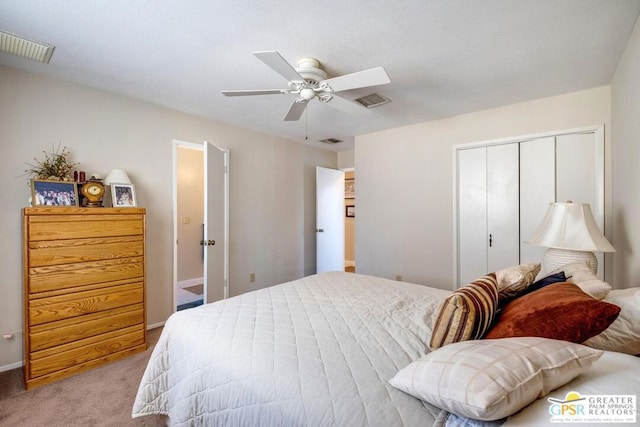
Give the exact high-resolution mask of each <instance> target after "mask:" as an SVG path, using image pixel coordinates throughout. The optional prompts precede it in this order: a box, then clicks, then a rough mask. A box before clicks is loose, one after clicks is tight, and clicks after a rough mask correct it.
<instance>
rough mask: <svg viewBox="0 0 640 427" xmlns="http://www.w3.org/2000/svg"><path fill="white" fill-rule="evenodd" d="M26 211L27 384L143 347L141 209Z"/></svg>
mask: <svg viewBox="0 0 640 427" xmlns="http://www.w3.org/2000/svg"><path fill="white" fill-rule="evenodd" d="M23 214H24V215H23V232H24V245H23V247H24V255H23V256H24V258H23V263H24V325H25V333H24V339H25V342H24V352H25V354H24V378H25V385H26V387H27V389H29V388H32V387H35V386H38V385H42V384H46V383H48V382H51V381H54V380H56V379H60V378H64V377H66V376H69V375H73V374H76V373H79V372H82V371H85V370H87V369H90V368H94V367H96V366H99V365H102V364H104V363H107V362H110V361H113V360H117V359H120V358H122V357H125V356H129V355H131V354H133V353H137V352H140V351H144V350H145V349H146V313H145V210H144V209H142V208H75V207H69V208H64V207H56V208H47V207H33V208H25V209H24V211H23Z"/></svg>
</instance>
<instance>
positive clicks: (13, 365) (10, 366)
mask: <svg viewBox="0 0 640 427" xmlns="http://www.w3.org/2000/svg"><path fill="white" fill-rule="evenodd" d="M160 326H164V322H158V323H154V324H151V325H147V331H148V330H150V329H155V328H159V327H160ZM23 366H24V363H23V362H22V361H20V362H14V363H9V364H8V365H4V366H0V372H5V371H10V370H12V369H18V368H22V367H23Z"/></svg>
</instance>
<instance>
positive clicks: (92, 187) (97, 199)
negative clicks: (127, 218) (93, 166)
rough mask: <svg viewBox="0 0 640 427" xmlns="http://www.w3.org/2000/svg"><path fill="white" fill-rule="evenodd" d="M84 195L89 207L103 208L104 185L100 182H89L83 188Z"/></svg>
mask: <svg viewBox="0 0 640 427" xmlns="http://www.w3.org/2000/svg"><path fill="white" fill-rule="evenodd" d="M82 195H83V196H84V197H86V199H87V206H88V207H94V208H95V207H101V206H102V196H103V195H104V185H102V182H100V181H87V182H85V183H84V185H83V186H82Z"/></svg>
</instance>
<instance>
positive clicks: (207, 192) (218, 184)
mask: <svg viewBox="0 0 640 427" xmlns="http://www.w3.org/2000/svg"><path fill="white" fill-rule="evenodd" d="M204 180H205V181H204V199H205V201H204V220H205V224H204V238H203V239H204V240H203V241H202V242H201V244H202V245H203V246H204V278H205V287H204V288H205V290H204V292H205V294H204V297H205V301H206V302H207V303H210V302H214V301H219V300H221V299H224V298H227V297H228V296H229V280H228V278H229V274H228V270H229V265H228V264H229V262H228V259H229V258H228V253H229V249H228V248H229V246H228V245H229V243H228V242H229V236H228V234H227V233H228V230H229V228H228V223H229V208H228V206H229V204H228V202H229V151H228V150H223V149H220V148H218V147H216V146H214V145H212V144H210V143H209V142H205V143H204Z"/></svg>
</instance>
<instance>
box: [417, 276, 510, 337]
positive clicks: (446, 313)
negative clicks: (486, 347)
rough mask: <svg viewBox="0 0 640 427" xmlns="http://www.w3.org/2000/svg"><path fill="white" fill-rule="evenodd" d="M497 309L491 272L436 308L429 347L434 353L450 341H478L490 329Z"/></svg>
mask: <svg viewBox="0 0 640 427" xmlns="http://www.w3.org/2000/svg"><path fill="white" fill-rule="evenodd" d="M497 308H498V282H497V280H496V275H495V273H489V274H487V275H486V276H484V277H481V278H479V279H477V280H475V281H473V282H471V283H469V284H468V285H466V286H463V287H462V288H460V289H458V290H457V291H455V292H454V293H452V294H451V295H450V296H448V297H447V299H445V300H444V301H443V302H442V304H441V305H440V308H438V311H437V312H436V318H435V322H434V326H433V334H432V335H431V342H430V343H429V347H430V348H431V350H435V349H437V348H440V347H442V346H445V345H447V344H451V343H454V342H458V341H466V340H477V339H480V338H482V337H483V336H484V334H485V332H487V330H488V329H489V328H490V327H491V323H492V322H493V318H494V316H495V313H496V310H497Z"/></svg>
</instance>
